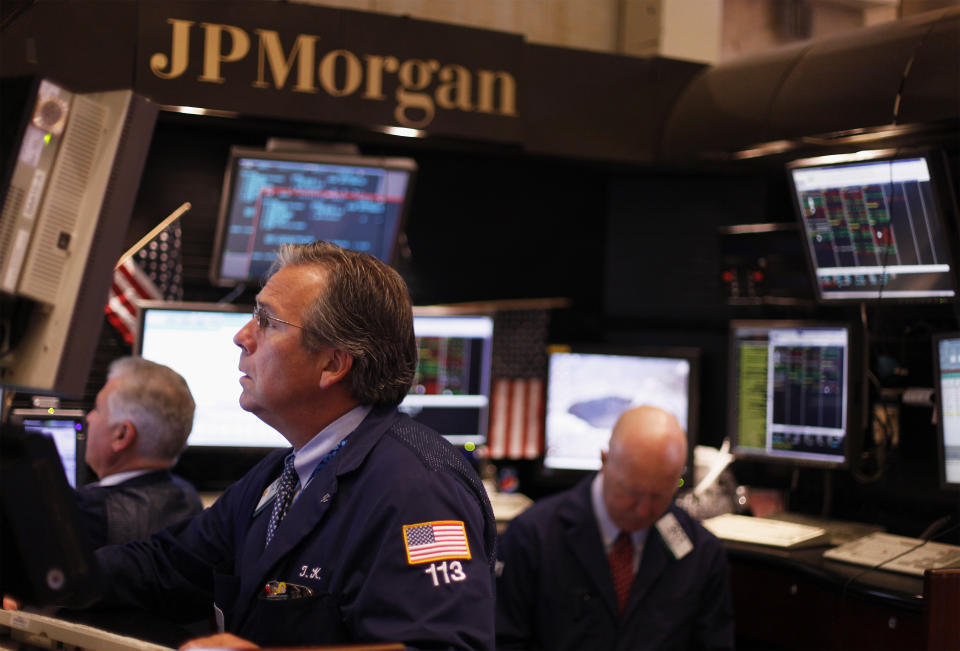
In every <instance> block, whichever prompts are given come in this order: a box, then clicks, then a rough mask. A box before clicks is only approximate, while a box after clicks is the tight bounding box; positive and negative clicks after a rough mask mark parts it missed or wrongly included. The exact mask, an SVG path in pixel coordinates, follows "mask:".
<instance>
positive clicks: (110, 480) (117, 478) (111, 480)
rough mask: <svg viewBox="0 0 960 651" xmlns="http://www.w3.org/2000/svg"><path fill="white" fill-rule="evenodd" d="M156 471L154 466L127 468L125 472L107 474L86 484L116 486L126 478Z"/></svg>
mask: <svg viewBox="0 0 960 651" xmlns="http://www.w3.org/2000/svg"><path fill="white" fill-rule="evenodd" d="M156 471H157V469H156V468H141V469H140V470H127V471H126V472H117V473H114V474H112V475H107V476H106V477H104V478H103V479H101V480H100V481H95V482H93V483H90V484H87V485H88V486H116V485H117V484H122V483H123V482H125V481H127V480H128V479H133V478H134V477H139V476H140V475H145V474H147V473H148V472H156Z"/></svg>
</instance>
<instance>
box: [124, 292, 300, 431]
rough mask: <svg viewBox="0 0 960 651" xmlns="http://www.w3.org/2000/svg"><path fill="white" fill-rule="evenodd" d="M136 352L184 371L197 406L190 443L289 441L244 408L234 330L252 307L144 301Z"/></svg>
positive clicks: (178, 370) (244, 319)
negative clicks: (242, 406)
mask: <svg viewBox="0 0 960 651" xmlns="http://www.w3.org/2000/svg"><path fill="white" fill-rule="evenodd" d="M139 305H140V312H139V313H140V316H139V323H138V338H137V341H136V348H135V350H136V352H137V354H139V355H140V356H142V357H143V358H144V359H149V360H150V361H153V362H157V363H158V364H164V365H166V366H169V367H170V368H172V369H173V370H174V371H176V372H177V373H179V374H180V375H182V376H183V378H184V379H185V380H186V381H187V386H189V387H190V392H191V393H192V394H193V400H194V402H195V403H196V409H195V411H194V416H193V430H191V432H190V437H189V438H188V439H187V445H188V446H191V447H198V446H203V447H206V446H212V447H241V448H273V447H287V446H288V445H289V443H288V442H287V440H286V439H285V438H283V436H281V435H280V433H279V432H277V431H276V430H275V429H273V428H272V427H270V426H269V425H267V424H266V423H264V422H263V421H262V420H260V419H259V418H257V417H256V416H254V415H253V414H251V413H249V412H246V411H244V410H243V409H241V408H240V403H239V399H240V377H241V375H242V374H241V373H240V369H239V363H240V349H239V348H238V347H237V346H236V344H234V343H233V336H234V335H235V334H236V333H237V332H238V331H239V330H240V329H241V328H242V327H243V326H244V325H245V324H246V323H247V322H248V321H249V320H250V314H251V312H252V311H253V308H252V307H251V308H246V307H241V306H231V305H220V304H215V303H174V302H154V301H148V302H143V303H140V304H139Z"/></svg>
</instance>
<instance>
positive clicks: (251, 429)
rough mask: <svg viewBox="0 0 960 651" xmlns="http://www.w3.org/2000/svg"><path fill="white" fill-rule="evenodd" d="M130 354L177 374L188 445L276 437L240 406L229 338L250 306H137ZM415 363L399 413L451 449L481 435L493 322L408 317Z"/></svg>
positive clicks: (275, 441)
mask: <svg viewBox="0 0 960 651" xmlns="http://www.w3.org/2000/svg"><path fill="white" fill-rule="evenodd" d="M139 305H140V317H139V328H138V338H137V342H136V351H137V353H138V354H139V355H141V356H142V357H144V358H145V359H149V360H152V361H154V362H158V363H160V364H165V365H167V366H169V367H170V368H172V369H173V370H175V371H177V372H178V373H180V375H182V376H183V377H184V378H185V379H186V381H187V385H188V386H189V387H190V391H191V393H192V394H193V398H194V401H195V402H196V411H195V415H194V420H193V430H192V432H191V433H190V437H189V438H188V439H187V445H188V446H191V447H235V448H271V447H286V446H288V445H289V443H287V441H286V439H284V438H283V436H282V435H281V434H280V433H279V432H277V431H276V430H274V429H273V428H272V427H270V426H268V425H266V424H265V423H264V422H263V421H261V420H260V419H259V418H257V417H256V416H254V415H253V414H251V413H249V412H246V411H244V410H243V409H241V408H240V405H239V402H238V400H239V398H240V390H241V387H240V377H241V373H240V371H239V369H238V364H239V361H240V349H239V348H238V347H237V346H236V345H235V344H234V343H233V336H234V335H235V334H236V333H237V331H239V330H240V329H241V328H242V327H243V326H244V325H245V324H246V323H247V322H248V321H249V320H250V313H251V311H252V309H253V308H247V307H243V306H232V305H221V304H213V303H175V302H163V301H145V302H142V303H139ZM414 333H415V334H416V337H417V345H418V349H419V363H418V365H417V372H416V376H415V378H414V382H413V385H412V387H411V389H410V393H409V394H408V396H407V398H406V399H404V401H403V402H402V403H401V405H400V409H401V410H402V411H405V412H407V413H409V414H410V415H411V417H413V418H414V419H416V420H418V421H420V422H422V423H424V424H426V425H428V426H430V427H432V428H433V429H435V430H437V431H438V432H439V433H441V434H443V435H444V436H445V437H446V438H447V439H448V440H450V441H451V442H452V443H454V444H457V445H472V446H475V445H482V444H483V443H484V442H485V441H486V436H487V419H488V411H489V403H490V367H491V358H492V348H493V319H492V318H490V317H485V316H475V317H474V316H471V317H466V316H442V317H440V316H419V315H418V316H414Z"/></svg>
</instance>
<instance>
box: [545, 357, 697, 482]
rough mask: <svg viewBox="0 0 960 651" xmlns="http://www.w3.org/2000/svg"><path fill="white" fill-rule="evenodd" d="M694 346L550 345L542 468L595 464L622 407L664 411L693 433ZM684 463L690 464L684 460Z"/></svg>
mask: <svg viewBox="0 0 960 651" xmlns="http://www.w3.org/2000/svg"><path fill="white" fill-rule="evenodd" d="M697 364H698V355H697V353H696V352H695V351H685V352H680V351H674V352H672V353H671V352H666V351H645V352H639V351H632V352H631V351H627V350H625V349H620V350H617V351H614V350H607V352H599V351H596V350H595V349H581V350H570V351H553V352H551V353H550V355H549V358H548V365H549V368H548V375H547V405H546V427H545V437H546V453H545V456H544V460H543V465H544V467H545V468H548V469H554V470H599V469H600V465H601V464H600V452H601V451H602V450H606V449H607V443H608V442H609V440H610V432H611V431H612V429H613V425H614V424H615V423H616V422H617V419H618V418H619V417H620V414H622V413H623V412H624V411H626V410H627V409H630V408H632V407H640V406H643V405H651V406H654V407H660V408H662V409H665V410H666V411H669V412H670V413H672V414H673V415H674V416H676V418H677V420H678V421H679V422H680V425H681V426H682V427H683V429H684V430H685V431H686V432H687V436H688V438H689V439H690V441H691V445H690V453H691V454H692V451H693V441H695V439H696V427H695V423H694V422H693V421H694V420H695V410H696V382H697V380H696V378H697ZM688 465H689V464H688Z"/></svg>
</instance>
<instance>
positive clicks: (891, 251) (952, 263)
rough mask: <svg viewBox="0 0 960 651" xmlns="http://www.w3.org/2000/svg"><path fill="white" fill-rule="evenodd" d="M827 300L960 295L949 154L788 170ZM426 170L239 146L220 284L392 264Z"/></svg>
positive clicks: (219, 247) (216, 263)
mask: <svg viewBox="0 0 960 651" xmlns="http://www.w3.org/2000/svg"><path fill="white" fill-rule="evenodd" d="M788 172H789V174H788V176H789V180H790V184H791V188H792V192H793V199H794V207H795V211H796V213H797V216H798V218H799V220H800V223H801V227H802V231H803V233H804V234H805V238H804V240H805V242H806V247H805V248H806V252H807V259H808V260H809V263H810V264H809V268H810V270H811V273H812V280H813V285H814V287H815V288H816V292H817V296H818V297H819V299H820V300H822V301H824V302H832V301H864V300H883V299H894V300H931V299H932V300H937V299H948V298H953V297H955V296H956V292H957V266H956V260H957V254H958V252H957V251H956V250H954V248H955V245H954V244H953V242H954V241H955V240H956V239H957V237H956V229H955V227H954V226H953V224H952V220H951V219H950V218H949V215H950V214H951V211H953V210H954V208H953V206H954V204H955V199H954V197H953V196H952V194H951V184H950V180H949V178H948V172H947V165H946V164H945V161H944V159H943V154H942V153H941V152H939V151H931V150H925V151H917V152H910V151H907V152H899V151H888V150H879V151H867V152H858V153H856V154H850V155H834V156H824V157H819V158H812V159H804V160H798V161H795V162H793V163H792V164H790V165H789V168H788ZM415 174H416V164H415V163H414V161H412V160H411V159H407V158H379V157H372V156H344V155H337V154H327V153H318V152H277V151H267V150H261V149H248V148H233V149H232V150H231V153H230V158H229V161H228V165H227V170H226V174H225V176H224V186H223V193H222V197H221V205H220V216H219V226H218V229H217V238H216V244H215V247H214V252H213V256H212V265H211V270H210V274H211V279H212V281H213V283H214V284H217V285H234V284H238V283H245V282H250V281H256V280H258V279H259V278H261V277H262V276H263V273H264V272H265V271H266V270H267V269H268V268H269V266H270V263H271V262H272V261H273V258H274V257H275V255H276V249H277V248H278V247H279V246H280V245H281V244H283V243H287V242H295V243H296V242H310V241H313V240H318V239H319V240H328V241H333V242H336V243H338V244H340V245H342V246H344V247H346V248H352V249H357V250H362V251H367V252H369V253H372V254H373V255H376V256H377V257H379V258H380V259H381V260H383V261H385V262H387V263H391V262H392V261H393V260H394V259H395V255H396V252H397V247H398V240H399V236H400V234H401V232H402V229H403V226H404V220H405V215H406V213H407V207H408V204H409V202H410V196H411V190H412V186H413V180H414V176H415Z"/></svg>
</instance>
